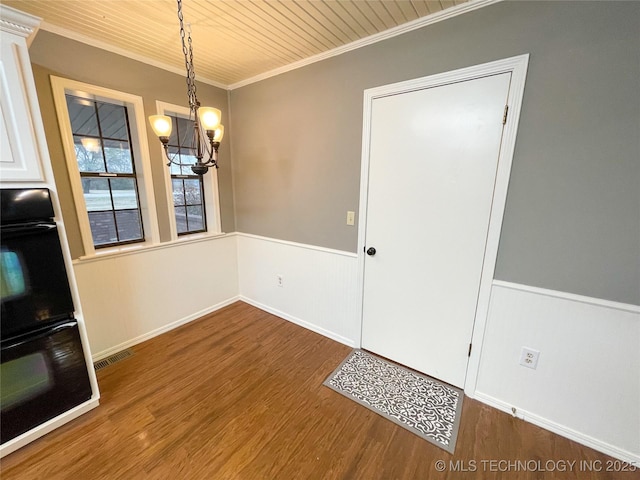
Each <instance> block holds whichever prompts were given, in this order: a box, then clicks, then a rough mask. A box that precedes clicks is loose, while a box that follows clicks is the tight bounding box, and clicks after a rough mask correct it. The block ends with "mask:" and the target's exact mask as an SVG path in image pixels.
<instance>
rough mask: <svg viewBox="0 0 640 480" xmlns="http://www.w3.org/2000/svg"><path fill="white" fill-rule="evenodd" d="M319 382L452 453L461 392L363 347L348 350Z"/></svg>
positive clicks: (458, 418)
mask: <svg viewBox="0 0 640 480" xmlns="http://www.w3.org/2000/svg"><path fill="white" fill-rule="evenodd" d="M324 384H325V385H326V386H327V387H329V388H332V389H333V390H335V391H336V392H338V393H340V394H342V395H344V396H345V397H347V398H350V399H351V400H354V401H356V402H358V403H359V404H361V405H363V406H365V407H367V408H368V409H370V410H373V411H374V412H376V413H378V414H380V415H382V416H383V417H385V418H387V419H389V420H391V421H392V422H394V423H396V424H398V425H400V426H401V427H404V428H406V429H407V430H409V431H410V432H413V433H415V434H416V435H419V436H420V437H422V438H424V439H425V440H427V441H429V442H431V443H433V444H434V445H437V446H438V447H441V448H443V449H444V450H446V451H447V452H449V453H453V452H454V449H455V446H456V439H457V436H458V428H459V426H460V416H461V413H462V397H463V396H464V394H463V392H462V391H461V390H459V389H457V388H455V387H452V386H450V385H447V384H444V383H441V382H439V381H437V380H434V379H433V378H430V377H427V376H425V375H422V374H419V373H417V372H414V371H412V370H409V369H407V368H405V367H401V366H399V365H396V364H394V363H391V362H389V361H387V360H383V359H381V358H379V357H376V356H375V355H373V354H371V353H368V352H365V351H363V350H354V351H352V352H351V353H350V354H349V356H348V357H347V358H346V360H344V361H343V362H342V363H341V364H340V366H339V367H338V368H337V369H336V370H335V371H334V372H333V373H332V374H331V375H329V377H328V378H327V379H326V380H325V382H324Z"/></svg>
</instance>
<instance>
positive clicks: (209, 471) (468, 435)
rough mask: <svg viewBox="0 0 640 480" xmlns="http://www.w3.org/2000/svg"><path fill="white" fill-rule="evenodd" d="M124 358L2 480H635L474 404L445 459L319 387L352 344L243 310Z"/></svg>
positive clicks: (582, 450)
mask: <svg viewBox="0 0 640 480" xmlns="http://www.w3.org/2000/svg"><path fill="white" fill-rule="evenodd" d="M132 350H133V351H134V352H135V355H134V356H132V357H130V358H127V359H125V360H122V361H121V362H119V363H117V364H114V365H112V366H109V367H106V368H104V369H102V370H100V371H99V372H98V379H99V383H100V389H101V394H102V398H101V405H100V407H98V408H97V409H95V410H93V411H91V412H89V413H88V414H86V415H84V416H82V417H80V418H78V419H76V420H74V421H72V422H71V423H69V424H67V425H65V426H63V427H62V428H60V429H58V430H56V431H54V432H52V433H50V434H49V435H46V436H45V437H43V438H41V439H39V440H37V441H35V442H34V443H32V444H30V445H28V446H26V447H24V448H22V449H20V450H18V451H17V452H14V453H13V454H11V455H9V456H7V457H5V458H4V459H2V461H1V476H2V479H3V480H9V479H21V480H30V479H34V480H35V479H38V480H40V479H42V480H45V479H46V480H51V479H74V480H85V479H119V480H120V479H142V480H147V479H172V480H179V479H190V480H194V479H251V480H254V479H278V480H288V479H367V480H369V479H372V480H373V479H384V480H387V479H458V478H481V479H539V478H545V479H546V478H549V479H554V478H559V479H569V478H574V479H581V480H586V479H596V478H598V479H612V480H613V479H626V478H629V479H631V478H634V479H637V478H640V474H639V473H638V472H634V473H618V472H606V471H604V470H605V469H606V467H607V462H613V460H612V459H611V458H609V457H606V456H605V455H602V454H600V453H598V452H595V451H593V450H591V449H589V448H586V447H584V446H581V445H579V444H577V443H575V442H572V441H569V440H567V439H565V438H562V437H559V436H557V435H555V434H553V433H550V432H547V431H545V430H542V429H540V428H538V427H536V426H534V425H531V424H528V423H525V422H523V421H521V420H518V419H515V418H513V417H511V416H510V415H507V414H504V413H502V412H499V411H497V410H495V409H492V408H490V407H488V406H486V405H483V404H481V403H479V402H476V401H474V400H472V399H470V398H465V399H464V406H463V413H462V424H461V426H460V432H459V436H458V442H457V447H456V452H455V454H454V455H450V454H448V453H447V452H445V451H444V450H442V449H440V448H438V447H436V446H434V445H432V444H431V443H429V442H427V441H425V440H422V439H421V438H419V437H418V436H416V435H414V434H412V433H410V432H408V431H407V430H405V429H403V428H401V427H399V426H397V425H395V424H394V423H392V422H390V421H388V420H385V419H384V418H382V417H380V416H379V415H376V414H375V413H373V412H371V411H369V410H368V409H366V408H364V407H362V406H360V405H358V404H356V403H355V402H353V401H350V400H348V399H347V398H345V397H343V396H342V395H340V394H338V393H336V392H334V391H333V390H330V389H329V388H327V387H324V386H323V385H322V382H323V381H324V379H325V378H326V377H327V376H328V375H329V374H330V373H331V372H332V371H333V370H334V369H335V368H336V367H337V366H338V364H339V363H340V362H341V361H342V360H343V359H344V358H345V357H346V355H347V354H348V352H349V351H350V348H349V347H346V346H344V345H341V344H339V343H336V342H334V341H332V340H329V339H327V338H325V337H322V336H321V335H318V334H316V333H313V332H311V331H308V330H305V329H304V328H302V327H299V326H297V325H294V324H292V323H290V322H287V321H285V320H282V319H280V318H278V317H275V316H273V315H270V314H268V313H265V312H263V311H261V310H258V309H256V308H254V307H251V306H249V305H246V304H244V303H241V302H238V303H235V304H233V305H230V306H229V307H226V308H224V309H222V310H220V311H218V312H216V313H214V314H211V315H209V316H207V317H204V318H202V319H200V320H198V321H195V322H192V323H190V324H188V325H186V326H183V327H181V328H179V329H176V330H173V331H171V332H168V333H166V334H164V335H161V336H159V337H156V338H154V339H152V340H149V341H147V342H145V343H143V344H140V345H137V346H136V347H133V348H132ZM439 460H442V461H444V464H443V465H444V466H445V468H444V471H443V472H439V471H438V470H437V467H438V466H439V465H440V464H437V463H436V462H437V461H439ZM517 460H521V461H526V463H524V464H520V467H518V466H517V465H516V464H515V462H516V461H517ZM507 462H511V463H510V464H509V463H507ZM570 462H575V464H573V467H570V465H571V463H570ZM581 462H582V463H581ZM537 465H539V466H540V467H541V468H539V467H537ZM586 466H591V467H592V468H591V470H598V469H601V470H603V471H601V472H590V471H588V470H589V469H588V468H586ZM456 467H457V469H458V471H452V470H455V468H456ZM598 467H599V468H598ZM552 468H554V469H556V470H559V469H563V468H564V469H566V470H567V471H549V470H551V469H552ZM463 470H467V471H466V472H465V471H463ZM473 470H475V471H473ZM544 470H547V471H544Z"/></svg>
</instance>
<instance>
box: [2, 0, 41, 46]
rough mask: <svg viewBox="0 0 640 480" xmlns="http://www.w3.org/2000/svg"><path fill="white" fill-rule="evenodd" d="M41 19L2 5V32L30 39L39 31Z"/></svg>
mask: <svg viewBox="0 0 640 480" xmlns="http://www.w3.org/2000/svg"><path fill="white" fill-rule="evenodd" d="M41 21H42V19H41V18H40V17H35V16H33V15H29V14H27V13H24V12H21V11H19V10H16V9H15V8H11V7H7V6H6V5H2V4H0V30H2V31H3V32H7V33H13V34H15V35H20V36H21V37H25V38H29V37H30V36H31V35H32V34H33V33H34V32H36V31H37V30H38V27H39V26H40V22H41Z"/></svg>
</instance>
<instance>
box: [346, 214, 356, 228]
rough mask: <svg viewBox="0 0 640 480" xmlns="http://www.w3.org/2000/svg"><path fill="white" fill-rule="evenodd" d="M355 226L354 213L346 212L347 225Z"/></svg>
mask: <svg viewBox="0 0 640 480" xmlns="http://www.w3.org/2000/svg"><path fill="white" fill-rule="evenodd" d="M355 224H356V212H347V225H355Z"/></svg>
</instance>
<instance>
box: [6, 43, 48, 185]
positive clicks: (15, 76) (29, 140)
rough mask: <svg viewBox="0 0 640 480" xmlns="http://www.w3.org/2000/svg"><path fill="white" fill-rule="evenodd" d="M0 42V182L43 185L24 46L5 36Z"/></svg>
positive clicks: (32, 90) (26, 53)
mask: <svg viewBox="0 0 640 480" xmlns="http://www.w3.org/2000/svg"><path fill="white" fill-rule="evenodd" d="M0 38H1V43H2V54H1V55H0V155H1V156H0V180H2V181H3V182H5V181H9V182H10V181H18V182H27V181H43V180H44V178H43V175H42V168H41V164H40V155H39V152H38V143H37V139H36V136H35V133H34V128H33V120H32V113H31V111H32V109H31V106H32V105H35V106H36V107H37V98H36V91H35V86H34V83H33V73H32V71H31V64H30V63H29V54H28V51H27V44H26V41H25V39H24V38H22V37H19V36H17V35H12V34H9V33H6V32H2V35H0ZM38 111H39V110H38Z"/></svg>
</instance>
